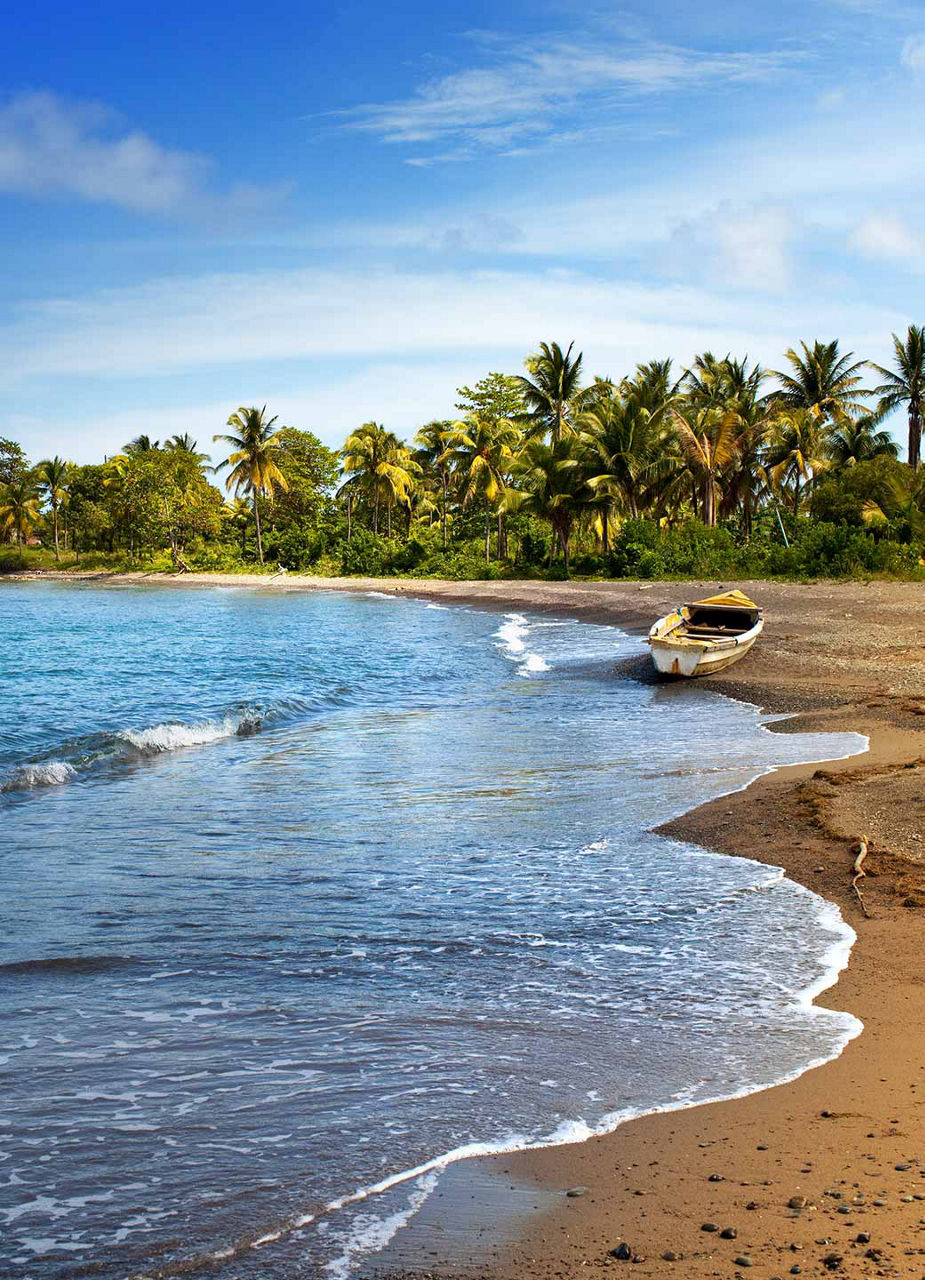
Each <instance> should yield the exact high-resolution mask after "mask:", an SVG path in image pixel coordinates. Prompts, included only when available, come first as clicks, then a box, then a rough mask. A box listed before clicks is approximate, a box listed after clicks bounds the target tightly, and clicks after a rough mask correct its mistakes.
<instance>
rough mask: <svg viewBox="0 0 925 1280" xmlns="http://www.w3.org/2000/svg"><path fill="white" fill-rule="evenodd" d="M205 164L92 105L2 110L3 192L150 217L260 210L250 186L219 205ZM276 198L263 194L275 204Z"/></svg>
mask: <svg viewBox="0 0 925 1280" xmlns="http://www.w3.org/2000/svg"><path fill="white" fill-rule="evenodd" d="M210 177H211V165H210V162H209V161H208V160H207V159H206V158H205V157H203V156H200V155H196V154H194V153H192V152H189V151H180V150H177V149H174V148H170V147H164V146H161V144H160V143H158V142H155V141H154V139H153V138H150V137H149V136H148V135H147V134H145V133H142V132H140V131H139V130H133V129H130V128H128V126H127V125H126V124H125V123H124V121H123V120H122V119H121V118H120V116H119V115H118V113H117V112H115V111H113V110H111V109H110V108H108V107H106V106H104V105H102V104H101V103H96V102H78V101H72V100H69V99H66V98H62V97H59V96H58V95H56V94H53V93H23V94H19V95H17V96H16V97H14V98H13V99H12V100H11V101H10V102H8V103H7V105H6V106H4V107H2V108H0V190H2V191H8V192H16V193H20V194H23V195H29V196H51V197H68V196H70V197H76V198H77V199H79V200H86V201H91V202H94V203H101V204H114V205H118V206H119V207H121V208H123V209H130V210H133V211H135V212H141V213H153V214H176V213H183V214H196V213H200V214H206V213H208V214H212V213H214V212H216V210H217V209H218V208H219V207H220V208H221V210H222V212H223V215H224V216H228V215H229V213H233V212H236V211H237V212H241V211H246V210H247V209H248V208H252V207H255V206H259V205H260V204H261V203H263V202H264V198H265V197H264V195H263V194H262V193H259V192H257V191H256V190H255V189H253V188H250V187H247V186H244V185H242V186H239V187H235V188H232V189H231V190H230V191H228V192H225V193H222V194H221V196H220V197H219V196H218V195H217V194H213V193H211V192H210V189H209V182H210ZM272 194H273V193H267V195H268V197H269V198H272Z"/></svg>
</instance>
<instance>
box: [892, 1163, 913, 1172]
mask: <svg viewBox="0 0 925 1280" xmlns="http://www.w3.org/2000/svg"><path fill="white" fill-rule="evenodd" d="M893 1168H894V1169H895V1170H896V1172H897V1173H905V1172H906V1170H907V1169H911V1168H912V1165H911V1164H894V1165H893Z"/></svg>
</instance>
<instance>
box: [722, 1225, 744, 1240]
mask: <svg viewBox="0 0 925 1280" xmlns="http://www.w3.org/2000/svg"><path fill="white" fill-rule="evenodd" d="M738 1234H739V1233H738V1231H736V1229H735V1227H724V1228H723V1230H722V1231H721V1232H720V1233H719V1238H720V1240H735V1239H736V1237H737V1236H738Z"/></svg>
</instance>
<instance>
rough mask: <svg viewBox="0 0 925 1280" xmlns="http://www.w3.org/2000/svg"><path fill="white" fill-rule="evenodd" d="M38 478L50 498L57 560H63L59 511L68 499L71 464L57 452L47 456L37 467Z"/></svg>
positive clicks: (58, 561)
mask: <svg viewBox="0 0 925 1280" xmlns="http://www.w3.org/2000/svg"><path fill="white" fill-rule="evenodd" d="M35 474H36V479H37V480H38V482H39V487H40V489H41V490H42V492H43V493H44V494H45V497H46V498H47V499H48V501H49V504H50V505H51V518H52V523H53V525H54V531H55V562H56V563H60V561H61V549H60V546H59V544H58V511H59V509H60V508H61V505H62V504H63V503H64V502H65V501H66V500H67V485H68V477H69V474H70V464H69V463H67V462H65V461H64V459H63V458H59V457H58V456H57V454H56V455H55V457H53V458H46V460H45V461H44V462H40V463H39V465H38V467H37V468H36V473H35Z"/></svg>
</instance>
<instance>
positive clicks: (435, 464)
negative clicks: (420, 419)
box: [414, 422, 453, 551]
mask: <svg viewBox="0 0 925 1280" xmlns="http://www.w3.org/2000/svg"><path fill="white" fill-rule="evenodd" d="M452 426H453V424H452V423H451V422H428V423H427V425H426V426H423V427H421V429H420V431H419V432H418V433H417V435H416V436H415V437H414V441H415V444H417V445H418V449H417V452H416V457H417V460H418V461H419V462H420V463H422V465H423V466H425V467H431V468H433V470H435V471H436V472H437V473H438V475H439V476H440V490H441V503H440V527H441V529H442V531H443V550H444V551H446V543H447V532H446V512H447V505H448V503H449V488H450V469H449V464H448V462H447V460H446V458H445V456H444V455H445V453H446V441H447V435H448V433H449V432H450V431H451V430H452Z"/></svg>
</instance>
